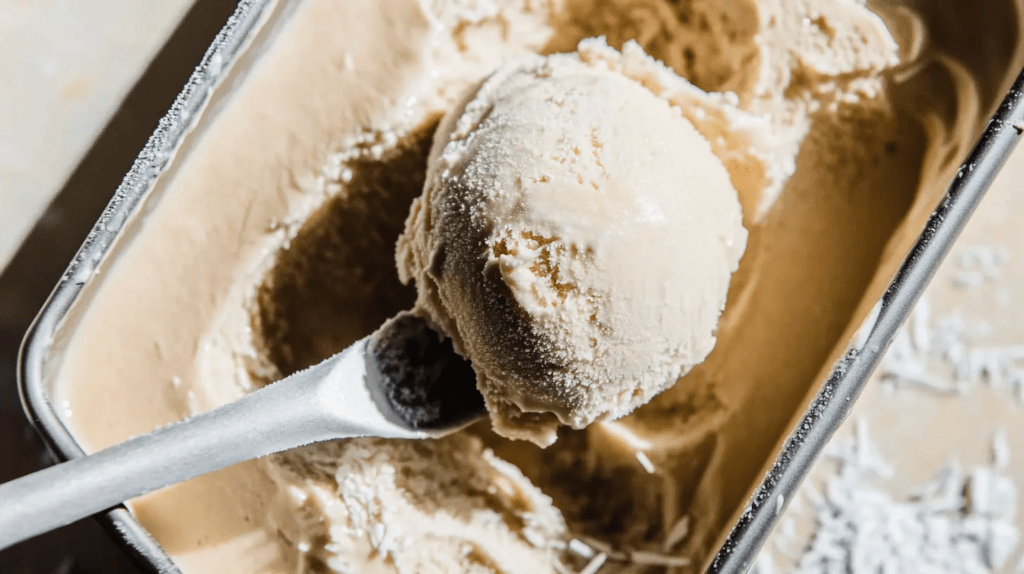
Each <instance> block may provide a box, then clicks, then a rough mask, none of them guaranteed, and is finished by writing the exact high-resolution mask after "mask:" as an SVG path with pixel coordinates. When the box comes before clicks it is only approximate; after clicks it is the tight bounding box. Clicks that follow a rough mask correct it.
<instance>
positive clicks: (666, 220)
mask: <svg viewBox="0 0 1024 574" xmlns="http://www.w3.org/2000/svg"><path fill="white" fill-rule="evenodd" d="M634 50H635V51H638V50H639V48H638V47H635V46H634ZM638 56H642V54H638ZM636 63H637V64H640V65H638V66H634V68H636V69H627V68H626V65H625V64H626V62H624V60H623V58H622V56H621V55H620V54H619V53H618V52H616V51H614V50H612V49H611V48H609V47H608V46H607V45H605V44H604V42H603V40H591V41H587V42H585V43H584V45H583V46H582V51H581V52H577V53H569V54H556V55H551V56H547V57H542V56H529V57H525V58H522V59H517V60H515V61H512V62H509V63H506V64H505V65H503V66H502V67H501V68H499V69H498V70H497V71H496V72H494V73H493V74H492V75H491V76H490V77H488V78H487V79H486V80H484V81H483V82H482V84H480V85H479V86H478V87H477V88H475V89H474V90H472V93H471V94H470V95H469V96H468V97H467V98H466V99H465V100H464V101H463V103H462V104H461V105H458V106H456V107H455V108H454V109H453V110H451V111H450V112H449V113H448V114H447V116H446V117H445V119H444V120H443V121H442V124H441V126H440V127H439V129H438V131H437V133H436V135H435V139H434V143H433V147H432V150H431V155H430V160H429V164H428V174H427V181H426V184H425V186H424V193H423V196H422V197H420V198H419V199H417V200H416V202H415V203H414V204H413V206H412V210H411V215H410V217H409V219H408V221H407V225H406V230H405V233H404V234H403V235H402V237H401V238H400V240H399V244H398V266H399V272H400V275H401V278H402V279H403V281H406V282H408V281H410V280H415V282H416V286H417V290H418V293H419V297H418V300H417V307H416V309H417V311H419V312H420V313H422V314H423V315H424V316H425V317H427V318H428V319H429V320H430V321H431V322H432V323H433V324H434V325H436V327H437V328H438V329H439V330H440V331H441V332H443V333H445V334H447V335H448V336H450V337H451V338H452V340H453V342H454V345H455V348H456V350H457V351H458V352H459V353H460V354H462V355H464V356H465V357H467V358H469V359H470V360H471V361H472V364H473V368H474V370H475V371H476V374H477V385H478V387H479V389H480V391H481V392H482V393H483V395H484V397H485V400H486V404H487V408H488V410H489V412H490V414H491V417H492V419H493V425H494V429H495V430H496V431H497V432H498V433H499V434H502V435H504V436H506V437H509V438H521V439H529V440H531V441H533V442H535V443H537V444H539V445H541V446H547V445H549V444H551V443H552V442H553V441H554V440H555V431H556V428H557V426H558V425H559V424H563V425H568V426H571V427H573V428H582V427H585V426H587V425H589V424H591V423H593V422H595V421H597V420H603V419H608V418H618V417H621V416H623V415H625V414H627V413H629V412H630V411H632V410H633V409H635V408H636V407H638V406H639V405H641V404H644V403H646V402H647V401H649V400H650V399H651V397H652V396H654V395H655V394H657V393H658V392H660V391H662V390H664V389H665V388H667V387H669V386H670V385H672V384H673V383H675V381H676V380H677V379H678V378H679V377H680V376H681V375H683V374H685V373H686V372H688V371H689V370H690V369H691V368H692V367H693V366H694V365H696V364H698V363H700V362H701V361H703V360H704V358H705V357H706V356H707V355H708V353H710V352H711V349H712V348H713V347H714V344H715V336H714V335H715V327H716V325H717V322H718V317H719V315H720V314H721V312H722V309H723V307H724V305H725V298H726V293H727V291H728V286H729V278H730V275H731V274H732V272H733V271H735V270H736V268H737V266H738V263H739V259H740V257H741V256H742V254H743V250H744V246H745V244H746V239H747V232H746V230H745V229H744V227H743V224H742V212H741V209H740V204H739V201H738V197H737V192H736V189H735V187H734V186H733V184H732V183H731V181H730V177H729V173H728V172H727V171H726V169H725V167H724V165H723V163H722V161H721V160H720V159H719V158H718V157H717V156H716V155H715V153H714V152H713V151H712V149H711V145H710V144H709V142H708V140H707V139H706V138H705V136H703V135H702V134H701V133H699V132H698V131H697V129H696V128H695V127H694V125H693V124H692V123H691V122H690V121H689V120H687V119H686V118H685V117H684V116H683V113H682V110H681V109H680V106H678V105H676V104H675V103H673V102H671V101H669V100H668V99H666V98H665V97H663V96H664V93H661V94H656V93H655V92H654V91H652V90H651V89H649V88H648V87H646V86H645V85H644V84H643V83H642V82H643V80H644V79H645V78H646V77H656V76H657V75H659V74H661V75H664V76H666V77H667V78H668V79H670V80H674V81H675V82H677V83H679V86H680V87H684V84H683V82H684V80H681V79H680V78H678V77H677V76H674V74H672V73H671V72H669V71H668V70H667V69H662V68H660V67H659V66H658V65H657V64H656V63H655V62H654V61H653V60H651V59H649V58H646V57H643V56H642V57H637V58H636Z"/></svg>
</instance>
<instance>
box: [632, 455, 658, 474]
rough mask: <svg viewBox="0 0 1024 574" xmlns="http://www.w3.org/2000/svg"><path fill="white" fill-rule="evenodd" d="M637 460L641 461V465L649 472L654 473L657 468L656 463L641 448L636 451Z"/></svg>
mask: <svg viewBox="0 0 1024 574" xmlns="http://www.w3.org/2000/svg"><path fill="white" fill-rule="evenodd" d="M636 460H637V462H639V463H640V466H642V467H644V470H646V471H647V474H654V471H655V470H657V469H655V468H654V463H653V462H651V459H650V458H648V456H647V455H646V454H645V453H644V452H643V451H641V450H638V451H636Z"/></svg>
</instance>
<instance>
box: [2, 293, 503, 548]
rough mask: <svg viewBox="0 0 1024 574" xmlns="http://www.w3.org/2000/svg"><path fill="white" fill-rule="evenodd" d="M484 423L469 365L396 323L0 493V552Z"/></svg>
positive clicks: (405, 322) (442, 344)
mask: <svg viewBox="0 0 1024 574" xmlns="http://www.w3.org/2000/svg"><path fill="white" fill-rule="evenodd" d="M483 414H484V409H483V402H482V401H481V399H480V395H479V393H477V391H476V389H475V388H474V377H473V370H472V368H471V367H470V366H469V364H468V363H467V362H466V361H464V360H463V359H461V358H460V357H459V356H458V355H456V354H454V352H453V351H452V348H451V344H450V343H448V342H447V341H442V340H441V339H440V338H439V337H438V335H437V334H436V333H434V332H433V331H431V330H430V329H428V328H426V325H425V323H424V322H423V321H422V320H421V319H417V318H416V317H413V316H411V315H408V314H404V313H403V314H399V315H398V316H397V317H395V318H393V319H391V320H389V321H388V322H386V323H385V324H384V325H383V326H382V327H381V328H380V329H379V330H378V331H376V332H375V333H374V334H373V335H370V336H369V337H366V338H364V339H361V340H359V341H358V342H356V343H355V344H353V345H352V346H351V347H349V348H348V349H346V350H345V351H343V352H341V353H338V354H337V355H334V356H333V357H330V358H328V359H327V360H325V361H323V362H322V363H320V364H318V365H315V366H313V367H310V368H308V369H306V370H304V371H300V372H298V373H295V374H293V375H291V376H289V377H287V378H285V379H283V380H281V381H279V382H276V383H273V384H271V385H269V386H267V387H265V388H263V389H261V390H259V391H256V392H254V393H252V394H250V395H248V396H246V397H243V398H242V399H240V400H238V401H235V402H233V403H230V404H227V405H224V406H223V407H220V408H217V409H214V410H212V411H208V412H206V413H203V414H201V415H198V416H196V417H193V418H191V419H188V420H185V421H182V422H180V423H175V424H172V425H169V426H166V427H163V428H161V429H158V430H156V431H153V432H151V433H149V434H145V435H142V436H138V437H135V438H133V439H131V440H128V441H126V442H124V443H121V444H119V445H116V446H113V447H111V448H108V449H106V450H103V451H100V452H98V453H96V454H93V455H89V456H86V457H82V458H78V459H74V460H71V461H68V462H65V463H62V464H58V465H57V466H53V467H50V468H47V469H44V470H41V471H39V472H36V473H34V474H31V475H28V476H25V477H22V478H18V479H16V480H13V481H11V482H8V483H5V484H2V485H0V509H2V511H0V549H3V548H6V547H8V546H11V545H12V544H15V543H17V542H20V541H22V540H25V539H28V538H31V537H33V536H36V535H38V534H42V533H43V532H47V531H49V530H52V529H54V528H58V527H60V526H63V525H65V524H70V523H71V522H74V521H75V520H78V519H80V518H84V517H86V516H89V515H92V514H95V513H97V512H100V511H102V510H106V509H108V508H110V507H113V506H116V505H117V504H120V503H121V502H123V501H125V500H128V499H130V498H134V497H136V496H139V495H142V494H145V493H147V492H151V491H153V490H156V489H159V488H162V487H165V486H168V485H170V484H174V483H177V482H182V481H184V480H188V479H190V478H193V477H195V476H199V475H202V474H206V473H208V472H213V471H215V470H218V469H221V468H225V467H228V466H231V465H233V464H236V463H239V462H242V461H245V460H250V459H254V458H258V457H261V456H265V455H268V454H271V453H275V452H280V451H283V450H287V449H291V448H295V447H299V446H302V445H305V444H309V443H313V442H320V441H325V440H332V439H340V438H351V437H360V436H377V437H386V438H405V439H417V438H435V437H440V436H444V435H447V434H450V433H453V432H455V431H457V430H460V429H462V428H464V427H465V426H466V425H468V424H469V423H471V422H473V421H474V420H476V419H477V418H478V417H480V416H482V415H483Z"/></svg>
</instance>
